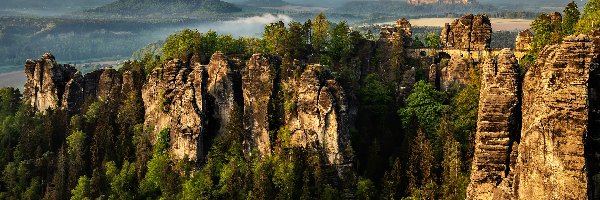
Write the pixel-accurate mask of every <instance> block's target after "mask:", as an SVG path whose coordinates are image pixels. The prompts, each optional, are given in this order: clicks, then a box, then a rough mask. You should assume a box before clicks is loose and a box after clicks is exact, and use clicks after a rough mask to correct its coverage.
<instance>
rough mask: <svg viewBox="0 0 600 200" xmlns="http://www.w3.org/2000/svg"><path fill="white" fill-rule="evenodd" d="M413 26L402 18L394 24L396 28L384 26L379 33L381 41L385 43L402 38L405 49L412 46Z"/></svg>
mask: <svg viewBox="0 0 600 200" xmlns="http://www.w3.org/2000/svg"><path fill="white" fill-rule="evenodd" d="M411 28H412V26H411V24H410V22H409V21H408V20H406V19H405V18H402V19H400V20H398V21H396V23H395V24H394V26H384V27H382V28H381V31H380V32H379V39H380V40H383V41H385V42H389V41H392V40H395V39H397V38H402V44H403V45H404V46H405V47H409V46H412V43H413V39H412V30H411Z"/></svg>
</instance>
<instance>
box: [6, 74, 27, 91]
mask: <svg viewBox="0 0 600 200" xmlns="http://www.w3.org/2000/svg"><path fill="white" fill-rule="evenodd" d="M25 80H26V78H25V73H24V72H23V71H16V72H8V73H1V74H0V88H1V87H14V88H23V85H24V84H25Z"/></svg>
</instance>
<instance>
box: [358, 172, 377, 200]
mask: <svg viewBox="0 0 600 200" xmlns="http://www.w3.org/2000/svg"><path fill="white" fill-rule="evenodd" d="M376 194H377V189H376V188H375V184H374V183H373V181H371V180H369V179H364V178H362V177H361V178H359V179H358V184H357V186H356V197H357V198H358V199H365V200H368V199H376Z"/></svg>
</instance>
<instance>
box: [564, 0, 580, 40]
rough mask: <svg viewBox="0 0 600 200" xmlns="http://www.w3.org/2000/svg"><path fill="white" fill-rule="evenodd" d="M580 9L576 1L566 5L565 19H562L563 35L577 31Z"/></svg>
mask: <svg viewBox="0 0 600 200" xmlns="http://www.w3.org/2000/svg"><path fill="white" fill-rule="evenodd" d="M580 15H581V13H579V9H578V8H577V4H576V3H575V2H574V1H571V3H569V4H568V5H567V7H565V10H564V11H563V20H562V36H563V37H564V36H569V35H573V34H574V33H575V26H576V25H577V22H578V21H579V16H580Z"/></svg>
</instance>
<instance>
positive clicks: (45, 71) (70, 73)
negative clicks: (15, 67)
mask: <svg viewBox="0 0 600 200" xmlns="http://www.w3.org/2000/svg"><path fill="white" fill-rule="evenodd" d="M76 73H77V70H76V69H75V67H73V66H70V65H60V64H57V63H56V60H55V58H54V56H53V55H52V54H49V53H46V54H44V55H43V56H42V59H38V60H27V61H26V63H25V75H26V76H27V82H26V83H25V88H24V89H25V91H24V92H23V97H24V99H25V101H26V102H28V103H29V105H31V107H32V108H33V109H34V110H36V111H39V112H45V111H46V110H48V109H61V108H63V105H64V106H67V107H69V106H77V104H75V103H74V104H71V105H69V103H68V102H64V101H63V100H66V99H71V100H73V98H75V97H82V96H81V95H79V96H77V94H75V93H76V91H73V92H71V91H66V92H65V90H66V89H81V85H80V83H79V82H77V81H80V80H81V74H78V75H76ZM74 78H75V80H73V79H74ZM72 80H73V81H72ZM77 101H79V100H77ZM65 104H66V105H65ZM65 108H66V107H65Z"/></svg>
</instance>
